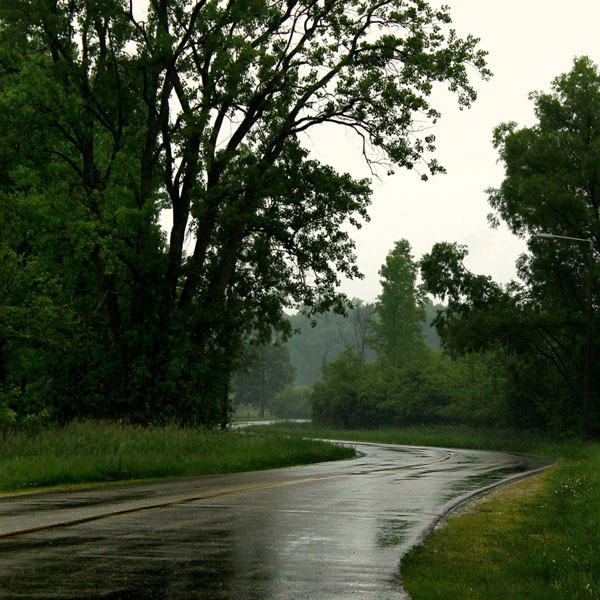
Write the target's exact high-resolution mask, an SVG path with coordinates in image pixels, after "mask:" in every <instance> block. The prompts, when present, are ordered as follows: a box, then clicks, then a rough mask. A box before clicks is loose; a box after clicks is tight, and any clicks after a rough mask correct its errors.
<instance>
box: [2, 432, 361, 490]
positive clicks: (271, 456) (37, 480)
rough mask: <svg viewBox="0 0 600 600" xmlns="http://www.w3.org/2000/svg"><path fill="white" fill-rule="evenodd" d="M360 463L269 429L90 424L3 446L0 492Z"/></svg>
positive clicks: (19, 435) (23, 435)
mask: <svg viewBox="0 0 600 600" xmlns="http://www.w3.org/2000/svg"><path fill="white" fill-rule="evenodd" d="M351 456H354V451H353V450H352V449H350V448H342V447H340V446H335V445H332V444H326V443H324V442H319V441H309V440H303V439H300V438H299V437H292V438H290V437H287V436H284V435H278V434H277V433H276V432H272V431H267V430H266V429H265V428H262V429H261V430H258V431H256V432H254V433H252V434H251V435H250V434H249V432H247V431H244V430H241V431H227V432H205V431H202V430H197V429H182V428H179V427H132V426H126V425H119V424H113V423H104V422H94V421H88V422H83V423H71V424H69V425H66V426H64V427H48V428H44V429H41V430H39V431H37V432H29V433H27V432H19V431H15V432H12V433H10V434H9V435H8V436H6V439H5V440H4V442H2V441H1V440H0V492H12V491H20V490H28V489H35V488H40V487H48V486H56V485H65V484H80V483H92V482H106V481H122V480H133V479H149V478H160V477H178V476H188V475H208V474H212V473H233V472H239V471H253V470H261V469H271V468H277V467H287V466H291V465H300V464H309V463H315V462H323V461H327V460H337V459H342V458H349V457H351Z"/></svg>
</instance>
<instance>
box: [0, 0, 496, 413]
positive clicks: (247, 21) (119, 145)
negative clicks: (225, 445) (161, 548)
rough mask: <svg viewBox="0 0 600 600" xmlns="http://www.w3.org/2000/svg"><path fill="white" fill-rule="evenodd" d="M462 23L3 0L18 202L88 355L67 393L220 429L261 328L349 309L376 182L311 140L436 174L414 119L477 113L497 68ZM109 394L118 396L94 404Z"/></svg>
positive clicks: (399, 4) (257, 8) (304, 6)
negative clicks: (165, 221) (324, 155)
mask: <svg viewBox="0 0 600 600" xmlns="http://www.w3.org/2000/svg"><path fill="white" fill-rule="evenodd" d="M449 23H450V17H449V14H448V12H447V10H446V9H440V10H435V9H433V8H431V7H430V6H429V5H428V4H427V3H426V2H423V1H422V0H411V1H409V2H405V1H401V0H381V1H378V2H371V1H370V0H357V1H350V0H290V1H284V0H276V1H275V2H266V1H265V0H231V1H229V2H225V1H223V0H150V1H149V2H148V5H147V15H146V16H144V17H143V18H142V17H140V16H137V13H136V11H135V10H134V7H133V3H131V2H127V1H126V0H107V1H105V2H96V1H92V0H73V1H66V0H22V1H20V2H18V3H4V4H3V5H2V7H1V8H0V103H1V105H2V108H3V113H4V115H5V118H4V119H3V122H2V124H1V125H0V129H1V130H0V139H2V140H10V143H9V144H7V145H6V147H5V149H4V151H3V153H2V155H3V158H7V160H8V162H7V164H6V165H5V166H6V167H7V169H6V173H7V174H8V176H7V178H8V180H9V183H8V188H9V189H8V191H6V192H5V193H6V195H5V196H4V201H5V202H8V201H10V202H11V203H12V204H15V205H16V206H17V208H18V210H19V211H20V212H21V214H22V215H24V216H25V217H26V218H29V216H31V218H33V220H34V221H35V222H36V223H37V224H38V225H39V229H38V234H39V239H37V240H34V248H33V253H32V254H31V260H38V257H42V262H45V263H48V264H51V265H53V266H52V270H53V271H56V278H55V279H54V278H53V281H55V282H56V285H57V287H58V290H59V291H58V292H57V294H58V296H59V297H60V299H58V298H55V299H54V300H56V303H57V304H58V305H59V306H63V305H67V306H68V307H69V310H70V311H71V312H72V313H73V314H74V315H75V318H76V320H78V321H79V322H81V323H82V325H83V326H84V328H85V329H87V330H88V332H89V334H90V335H88V336H86V337H85V339H86V340H91V341H90V343H89V346H88V350H89V351H90V353H91V354H92V355H93V357H94V360H92V361H88V362H87V363H84V362H82V361H78V362H77V366H78V367H79V368H78V369H75V371H76V372H77V373H78V377H77V380H78V381H80V384H76V385H75V387H76V388H77V390H65V389H63V390H61V391H60V392H58V393H57V396H60V397H68V394H67V395H66V396H64V395H63V392H65V391H68V392H69V393H70V394H73V393H75V395H76V396H77V403H78V405H79V407H80V411H83V412H87V413H89V414H106V415H109V414H116V413H118V414H120V415H122V416H123V415H129V416H131V417H132V418H136V419H139V420H148V419H153V418H156V416H157V415H162V417H161V418H168V419H178V420H187V421H190V422H200V423H205V424H212V423H215V422H218V421H219V420H220V418H221V417H220V415H222V413H223V410H221V408H219V405H218V403H219V402H221V403H225V402H226V400H225V399H226V398H227V386H228V381H229V377H230V374H231V371H232V369H233V367H234V363H235V357H236V352H237V348H239V347H240V345H241V343H240V342H241V340H242V339H243V338H244V337H245V336H247V335H249V334H250V332H253V331H258V332H260V335H261V336H262V338H263V340H266V339H268V336H269V335H270V330H271V329H285V328H286V321H285V319H284V318H283V309H284V308H285V307H290V306H296V305H298V304H300V303H302V304H304V305H305V306H307V307H309V309H310V310H311V311H317V310H323V309H326V308H328V307H332V306H335V307H337V308H338V309H341V307H342V303H343V298H342V297H341V296H340V295H339V294H338V293H337V292H336V284H337V283H338V273H342V274H343V275H346V276H348V277H356V276H358V271H357V268H356V265H355V261H354V256H353V243H352V241H351V239H350V237H349V235H348V233H347V230H346V229H345V228H343V227H342V225H343V224H345V223H348V222H349V223H351V224H354V225H358V219H359V218H360V217H362V218H366V207H367V205H368V202H369V187H368V182H367V181H355V180H353V179H352V178H351V177H350V176H348V175H346V174H339V173H337V172H335V171H334V170H333V169H332V168H330V167H328V166H326V165H322V164H320V163H318V162H317V161H315V160H311V159H309V157H308V152H307V151H306V150H305V149H304V148H303V147H302V146H301V143H300V136H301V135H302V134H303V133H304V132H307V131H308V130H310V129H311V128H312V127H315V126H319V125H321V124H323V123H331V124H335V125H338V126H341V127H346V128H348V129H350V130H352V131H354V132H355V133H356V134H357V135H358V136H359V138H361V139H362V141H363V153H364V155H365V158H366V160H367V161H368V162H369V164H371V165H372V167H373V168H375V167H376V166H377V165H378V164H385V165H388V166H389V168H392V167H393V166H394V165H397V166H400V167H407V168H413V167H414V168H421V169H422V170H423V177H426V175H427V172H429V173H436V172H440V171H441V170H442V168H441V166H440V165H439V164H438V163H437V162H436V161H435V159H433V158H432V152H433V150H434V137H433V136H432V135H429V134H426V133H425V132H424V129H425V128H423V129H420V127H419V126H417V125H415V116H416V115H418V117H419V120H420V121H422V120H423V117H424V118H425V119H426V120H428V121H429V122H430V123H434V122H435V121H436V120H437V118H438V116H439V115H438V113H437V111H436V110H435V109H434V108H433V107H432V106H431V105H430V102H429V96H430V94H431V91H432V88H433V85H434V84H435V83H436V82H447V84H448V85H449V87H450V90H451V91H452V92H455V93H456V94H457V96H458V101H459V103H460V104H461V105H463V106H467V105H469V104H470V103H471V101H472V100H473V99H474V98H475V92H474V90H473V88H472V87H471V85H470V82H469V78H468V68H469V67H474V69H475V70H476V71H479V72H480V73H481V74H482V75H483V76H484V77H487V75H488V74H489V72H488V71H487V69H486V67H485V59H484V53H483V52H482V51H480V50H478V49H477V40H476V39H474V38H472V37H471V36H469V37H467V38H466V39H460V38H458V37H457V36H456V35H455V33H454V32H453V31H452V30H450V31H448V25H449ZM6 148H9V150H10V151H6ZM419 165H421V167H419ZM28 205H31V206H32V208H33V212H32V213H31V215H29V214H28V210H27V206H28ZM166 212H168V213H169V215H170V220H171V226H170V231H169V232H168V235H166V236H165V235H164V234H163V232H162V231H161V228H160V224H159V216H160V215H161V213H166ZM33 231H35V229H34V230H33ZM186 240H187V241H188V245H187V246H186ZM13 250H14V249H13ZM86 343H87V342H86ZM84 354H85V353H81V354H79V356H83V355H84ZM53 368H54V367H53ZM56 368H58V367H56ZM59 370H60V369H59ZM67 379H68V378H67ZM106 381H110V382H111V386H112V387H113V390H114V393H113V394H112V400H111V401H110V402H106V401H105V402H102V401H98V400H91V399H92V398H102V397H103V396H105V395H106V390H104V389H103V388H102V386H103V384H104V382H106ZM71 387H72V386H71ZM69 404H71V405H72V404H73V402H70V403H69Z"/></svg>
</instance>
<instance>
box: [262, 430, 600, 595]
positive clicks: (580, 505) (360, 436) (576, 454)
mask: <svg viewBox="0 0 600 600" xmlns="http://www.w3.org/2000/svg"><path fill="white" fill-rule="evenodd" d="M273 429H274V430H276V431H278V432H279V433H280V434H283V433H284V432H291V433H292V434H293V435H299V434H300V432H301V434H302V435H310V436H313V437H325V438H330V439H346V440H356V441H373V442H376V441H379V442H387V443H400V444H413V445H423V446H426V445H427V446H446V447H455V448H475V449H490V450H507V451H514V452H530V453H534V454H540V455H544V456H548V457H552V458H556V459H557V460H558V461H559V462H558V464H557V465H556V466H555V467H552V468H551V469H550V470H548V471H545V472H544V473H543V474H541V475H538V476H535V477H532V478H529V479H526V480H524V481H521V482H519V483H516V484H513V485H510V486H507V487H505V488H501V489H500V490H498V491H496V492H494V493H493V494H491V495H490V496H488V497H487V498H485V499H484V500H482V501H480V502H478V503H476V504H474V505H472V506H471V507H470V508H469V510H468V511H467V512H465V513H463V514H460V515H458V516H455V517H452V518H450V519H449V521H448V524H447V525H446V526H445V527H444V528H442V529H439V530H437V531H436V532H434V533H433V534H432V535H431V536H429V537H428V538H427V540H426V541H425V544H424V545H423V546H421V547H418V548H415V549H413V550H412V551H411V552H409V553H408V555H406V556H405V557H404V558H403V560H402V565H401V570H402V577H403V585H404V587H405V588H406V589H407V591H408V592H409V593H410V595H411V597H412V599H413V600H467V599H468V600H525V599H528V600H559V599H560V600H584V599H585V600H600V444H598V443H582V442H580V441H579V440H563V441H556V440H553V439H551V438H548V437H544V436H541V435H533V434H523V433H522V432H519V433H515V432H512V431H508V430H495V429H472V428H468V427H414V428H402V429H391V428H390V429H381V430H372V431H368V430H360V431H343V430H336V429H324V428H317V427H310V426H301V427H293V428H290V426H285V427H283V426H275V427H274V428H273Z"/></svg>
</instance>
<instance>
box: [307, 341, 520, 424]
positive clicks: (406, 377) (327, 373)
mask: <svg viewBox="0 0 600 600" xmlns="http://www.w3.org/2000/svg"><path fill="white" fill-rule="evenodd" d="M507 391H508V388H507V385H506V378H505V375H504V370H503V367H502V366H501V364H500V363H499V362H498V361H497V360H496V357H495V356H494V355H493V354H476V353H473V354H468V355H465V356H462V357H459V358H457V359H452V358H450V357H448V356H445V355H443V354H441V353H439V352H432V353H430V354H429V356H428V357H425V358H424V357H420V358H419V359H416V360H414V361H412V362H409V363H405V364H403V365H402V366H398V365H394V364H391V363H389V362H386V361H378V362H377V363H373V364H364V363H363V362H362V361H361V360H360V357H359V356H358V355H357V354H356V352H354V351H352V350H351V349H348V350H346V351H345V352H344V353H342V354H341V355H340V356H339V357H338V359H337V360H335V361H333V362H331V363H329V364H328V365H327V367H326V368H325V369H324V377H323V381H322V382H320V383H317V384H315V386H314V390H313V393H312V396H311V403H312V411H313V412H312V415H313V420H314V421H315V422H316V423H319V424H322V425H331V426H341V427H378V426H383V425H413V424H428V423H430V424H431V423H456V424H486V425H491V424H498V425H504V424H513V425H519V424H523V423H522V422H521V419H520V413H519V411H513V412H511V411H510V407H509V405H508V402H507V400H506V399H507Z"/></svg>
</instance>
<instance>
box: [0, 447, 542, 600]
mask: <svg viewBox="0 0 600 600" xmlns="http://www.w3.org/2000/svg"><path fill="white" fill-rule="evenodd" d="M356 448H357V450H358V451H359V452H360V453H361V456H360V457H359V458H356V459H353V460H348V461H341V462H335V463H324V464H319V465H311V466H307V467H293V468H290V469H278V470H273V471H263V472H255V473H239V474H233V475H220V476H210V477H201V478H189V479H179V480H173V481H161V482H154V483H141V484H133V485H125V486H109V487H103V488H95V489H85V490H78V491H71V492H55V493H46V494H38V493H36V494H27V495H20V496H9V497H3V498H2V497H0V536H1V537H0V598H2V599H3V600H8V599H13V598H14V599H16V598H19V599H23V598H36V599H37V598H61V599H66V598H111V599H117V598H122V599H124V600H125V599H130V598H131V599H134V600H135V599H142V598H144V599H145V598H169V599H174V600H175V599H177V600H179V599H187V598H198V599H209V598H210V599H211V600H213V599H215V600H217V599H235V600H237V599H239V600H251V599H257V600H275V599H277V600H280V599H281V600H283V599H285V600H296V599H298V600H299V599H306V600H308V599H311V600H329V599H334V598H335V599H342V598H343V599H353V598H357V599H369V600H374V599H381V600H384V599H385V600H388V599H400V598H405V597H406V596H405V595H404V593H403V592H402V586H401V581H400V575H399V562H400V557H401V556H402V554H403V553H404V552H406V550H407V549H408V548H410V547H411V546H412V545H414V543H415V541H416V540H418V539H419V538H420V537H421V536H422V535H423V533H424V532H426V531H427V530H428V529H429V528H430V527H431V525H432V523H434V522H435V521H437V519H439V516H440V515H441V514H444V513H445V512H446V511H447V510H448V508H449V507H451V506H452V505H454V504H455V503H456V502H457V500H460V499H461V498H463V497H465V495H468V494H469V493H470V492H472V491H473V490H476V489H479V488H482V487H483V486H487V485H490V484H493V483H496V482H498V481H501V480H503V479H506V478H507V477H512V476H515V475H516V474H518V473H524V472H527V471H530V470H532V469H536V468H539V467H540V466H542V465H544V464H545V463H544V462H543V461H540V460H537V459H534V458H531V457H522V456H516V455H511V454H504V453H490V452H477V451H468V450H445V449H439V448H413V447H406V446H390V445H376V444H356ZM148 507H154V508H150V509H148ZM141 508H146V510H138V509H141ZM115 513H120V514H115ZM109 514H112V515H113V516H110V517H107V516H106V515H109ZM61 523H62V524H63V525H62V526H60V527H54V528H51V529H41V530H39V531H34V532H32V531H30V532H29V533H27V534H23V533H22V534H20V535H11V533H13V532H18V531H24V530H32V529H36V528H43V527H47V526H51V525H58V524H61Z"/></svg>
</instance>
